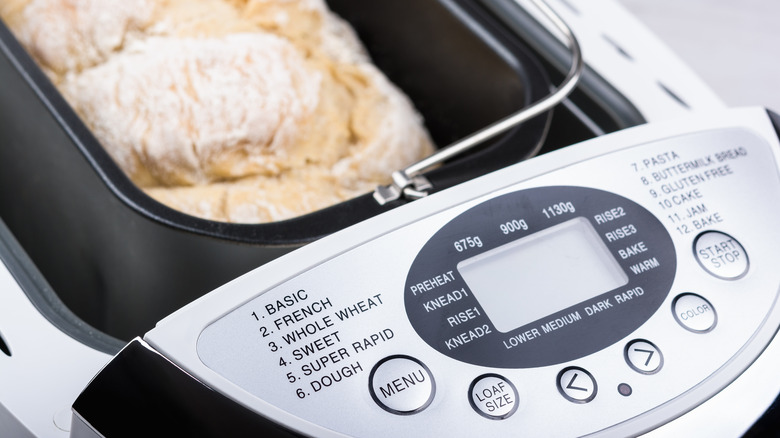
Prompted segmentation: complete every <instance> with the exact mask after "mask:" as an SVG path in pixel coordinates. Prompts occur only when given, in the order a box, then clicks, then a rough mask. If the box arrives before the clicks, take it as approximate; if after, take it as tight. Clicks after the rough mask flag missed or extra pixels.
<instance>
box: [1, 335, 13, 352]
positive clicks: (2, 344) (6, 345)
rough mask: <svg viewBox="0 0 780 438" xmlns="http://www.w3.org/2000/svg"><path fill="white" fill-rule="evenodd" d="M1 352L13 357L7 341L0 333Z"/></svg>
mask: <svg viewBox="0 0 780 438" xmlns="http://www.w3.org/2000/svg"><path fill="white" fill-rule="evenodd" d="M0 351H2V352H3V353H4V354H5V355H6V356H8V357H11V349H10V348H8V344H6V343H5V339H3V335H2V333H0Z"/></svg>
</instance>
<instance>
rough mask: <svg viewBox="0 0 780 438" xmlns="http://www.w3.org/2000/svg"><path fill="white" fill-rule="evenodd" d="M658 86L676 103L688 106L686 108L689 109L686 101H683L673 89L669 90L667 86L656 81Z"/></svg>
mask: <svg viewBox="0 0 780 438" xmlns="http://www.w3.org/2000/svg"><path fill="white" fill-rule="evenodd" d="M658 86H659V87H660V88H661V89H662V90H664V92H666V94H668V95H669V97H671V98H672V99H674V100H675V101H676V102H677V103H679V104H680V105H681V106H684V107H685V108H688V109H690V108H691V107H690V106H689V105H688V103H687V102H685V101H684V100H682V98H681V97H680V96H678V95H677V93H675V92H674V91H672V90H670V89H669V87H667V86H666V85H664V84H662V83H661V82H658Z"/></svg>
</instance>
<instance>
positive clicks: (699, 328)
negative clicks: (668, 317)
mask: <svg viewBox="0 0 780 438" xmlns="http://www.w3.org/2000/svg"><path fill="white" fill-rule="evenodd" d="M672 311H673V312H674V318H675V319H676V320H677V322H678V323H680V325H681V326H683V327H685V328H686V329H688V330H690V331H692V332H695V333H706V332H708V331H710V330H712V329H713V328H715V324H717V322H718V315H717V313H715V308H714V307H712V304H710V302H709V301H707V300H706V299H704V298H702V297H700V296H698V295H696V294H691V293H687V294H681V295H679V296H678V297H677V298H675V299H674V302H673V303H672Z"/></svg>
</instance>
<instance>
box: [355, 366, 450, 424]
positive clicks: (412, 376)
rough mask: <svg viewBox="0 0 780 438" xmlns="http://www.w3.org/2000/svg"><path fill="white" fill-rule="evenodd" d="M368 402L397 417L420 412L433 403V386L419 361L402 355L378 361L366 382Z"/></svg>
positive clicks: (428, 371)
mask: <svg viewBox="0 0 780 438" xmlns="http://www.w3.org/2000/svg"><path fill="white" fill-rule="evenodd" d="M368 382H369V390H370V391H371V398H373V399H374V401H375V402H376V403H377V404H378V405H379V406H380V407H381V408H382V409H384V410H386V411H388V412H391V413H393V414H398V415H409V414H414V413H417V412H420V411H422V410H423V409H425V408H427V407H428V405H430V404H431V401H433V396H434V393H435V391H436V384H435V383H434V381H433V376H432V375H431V372H430V370H428V367H426V366H425V365H424V364H423V363H422V362H420V361H419V360H417V359H415V358H413V357H409V356H403V355H396V356H389V357H386V358H384V359H382V360H381V361H380V362H379V363H377V364H376V365H375V366H374V369H372V370H371V374H370V375H369V378H368Z"/></svg>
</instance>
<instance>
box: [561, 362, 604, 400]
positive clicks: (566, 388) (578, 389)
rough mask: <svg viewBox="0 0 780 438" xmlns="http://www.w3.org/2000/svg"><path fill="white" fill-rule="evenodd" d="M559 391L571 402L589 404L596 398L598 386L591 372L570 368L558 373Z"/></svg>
mask: <svg viewBox="0 0 780 438" xmlns="http://www.w3.org/2000/svg"><path fill="white" fill-rule="evenodd" d="M558 391H559V392H560V393H561V395H563V396H564V397H565V398H566V399H567V400H569V401H570V402H574V403H587V402H589V401H591V400H593V399H594V398H595V397H596V392H597V391H598V385H597V384H596V379H594V378H593V375H591V374H590V373H589V372H587V371H585V370H584V369H582V368H579V367H568V368H564V369H563V370H562V371H561V372H560V373H558Z"/></svg>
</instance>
